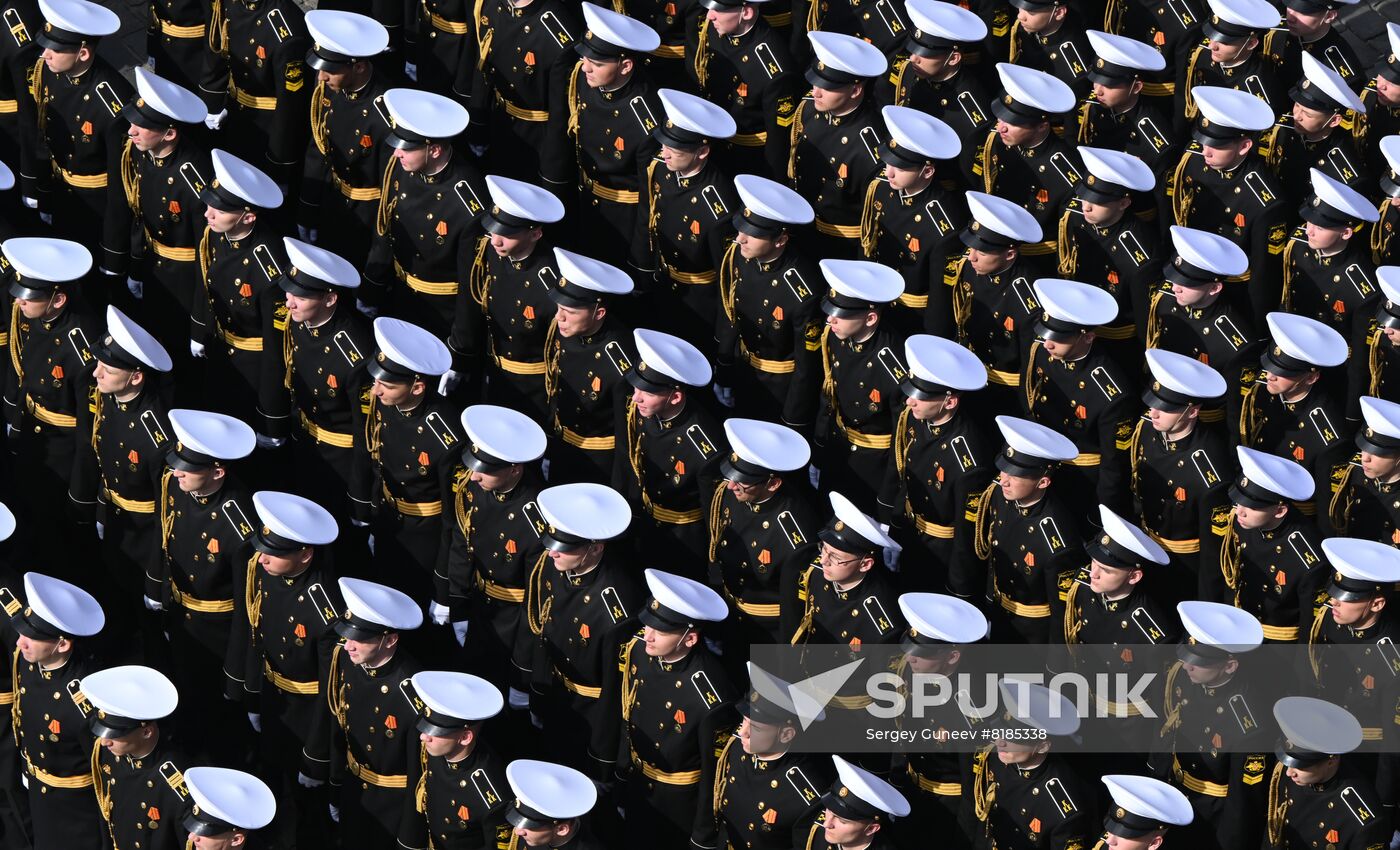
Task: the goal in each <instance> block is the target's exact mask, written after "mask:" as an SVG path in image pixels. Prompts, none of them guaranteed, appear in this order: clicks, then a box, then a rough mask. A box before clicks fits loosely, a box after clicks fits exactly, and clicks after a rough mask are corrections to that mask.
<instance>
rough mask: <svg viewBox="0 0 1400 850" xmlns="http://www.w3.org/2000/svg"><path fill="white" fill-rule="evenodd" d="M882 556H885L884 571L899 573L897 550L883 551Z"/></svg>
mask: <svg viewBox="0 0 1400 850" xmlns="http://www.w3.org/2000/svg"><path fill="white" fill-rule="evenodd" d="M884 555H885V569H887V570H889V571H890V572H892V573H897V572H899V550H898V549H885V550H884Z"/></svg>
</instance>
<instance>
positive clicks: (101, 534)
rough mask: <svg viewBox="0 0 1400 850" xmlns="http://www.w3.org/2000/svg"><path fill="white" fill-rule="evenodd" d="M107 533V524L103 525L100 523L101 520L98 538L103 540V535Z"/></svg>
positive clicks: (98, 527)
mask: <svg viewBox="0 0 1400 850" xmlns="http://www.w3.org/2000/svg"><path fill="white" fill-rule="evenodd" d="M106 533H107V526H105V525H103V524H102V523H100V522H99V523H97V539H98V540H101V539H102V536H103V535H104V534H106Z"/></svg>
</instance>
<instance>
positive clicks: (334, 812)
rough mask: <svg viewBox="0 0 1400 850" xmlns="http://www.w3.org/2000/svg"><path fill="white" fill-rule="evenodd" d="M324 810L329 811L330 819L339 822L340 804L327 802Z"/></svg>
mask: <svg viewBox="0 0 1400 850" xmlns="http://www.w3.org/2000/svg"><path fill="white" fill-rule="evenodd" d="M326 811H328V812H330V814H331V820H333V821H335V822H336V823H340V806H337V805H336V804H335V803H327V804H326Z"/></svg>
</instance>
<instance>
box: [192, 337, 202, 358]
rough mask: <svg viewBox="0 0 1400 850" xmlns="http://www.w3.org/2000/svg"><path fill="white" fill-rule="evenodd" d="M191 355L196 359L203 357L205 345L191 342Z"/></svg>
mask: <svg viewBox="0 0 1400 850" xmlns="http://www.w3.org/2000/svg"><path fill="white" fill-rule="evenodd" d="M190 354H193V355H194V356H195V357H203V356H204V343H202V342H195V341H194V340H190Z"/></svg>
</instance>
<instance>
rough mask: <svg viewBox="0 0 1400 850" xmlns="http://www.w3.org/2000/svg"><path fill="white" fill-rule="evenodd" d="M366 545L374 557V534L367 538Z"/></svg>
mask: <svg viewBox="0 0 1400 850" xmlns="http://www.w3.org/2000/svg"><path fill="white" fill-rule="evenodd" d="M365 545H367V546H369V553H370V554H371V555H373V554H374V535H373V534H371V535H370V536H369V537H367V538H365Z"/></svg>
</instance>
